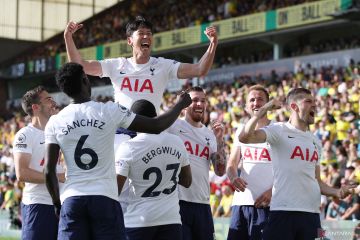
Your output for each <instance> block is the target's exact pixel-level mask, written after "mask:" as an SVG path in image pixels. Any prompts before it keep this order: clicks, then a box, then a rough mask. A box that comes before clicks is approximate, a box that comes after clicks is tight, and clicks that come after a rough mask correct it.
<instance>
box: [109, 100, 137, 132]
mask: <svg viewBox="0 0 360 240" xmlns="http://www.w3.org/2000/svg"><path fill="white" fill-rule="evenodd" d="M105 108H106V114H107V119H112V120H113V121H114V123H115V124H116V126H117V127H122V128H128V127H129V126H130V124H131V123H132V121H133V120H134V118H135V116H136V114H135V113H133V112H132V111H130V110H129V109H128V108H126V107H124V106H122V105H121V104H119V103H114V102H107V103H106V104H105Z"/></svg>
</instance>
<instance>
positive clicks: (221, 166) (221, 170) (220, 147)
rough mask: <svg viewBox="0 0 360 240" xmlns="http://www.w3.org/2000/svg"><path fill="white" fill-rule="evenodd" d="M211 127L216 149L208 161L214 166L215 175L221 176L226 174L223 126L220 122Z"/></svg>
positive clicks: (213, 123)
mask: <svg viewBox="0 0 360 240" xmlns="http://www.w3.org/2000/svg"><path fill="white" fill-rule="evenodd" d="M211 127H212V129H213V132H214V135H215V137H216V144H217V149H216V152H215V153H213V154H211V156H210V159H211V162H212V164H213V166H214V171H215V174H216V175H218V176H222V175H224V174H225V172H226V153H225V142H224V126H223V124H222V123H221V122H218V121H214V122H212V123H211Z"/></svg>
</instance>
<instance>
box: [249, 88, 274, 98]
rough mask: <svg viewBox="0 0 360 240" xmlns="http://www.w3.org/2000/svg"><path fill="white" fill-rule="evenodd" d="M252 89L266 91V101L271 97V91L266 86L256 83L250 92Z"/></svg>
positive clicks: (250, 89)
mask: <svg viewBox="0 0 360 240" xmlns="http://www.w3.org/2000/svg"><path fill="white" fill-rule="evenodd" d="M251 91H262V92H264V93H265V96H266V101H269V99H270V95H269V92H268V91H267V90H266V88H264V87H263V86H261V85H260V84H256V85H253V86H251V87H250V88H249V91H248V92H249V93H250V92H251Z"/></svg>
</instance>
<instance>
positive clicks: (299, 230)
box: [263, 211, 321, 240]
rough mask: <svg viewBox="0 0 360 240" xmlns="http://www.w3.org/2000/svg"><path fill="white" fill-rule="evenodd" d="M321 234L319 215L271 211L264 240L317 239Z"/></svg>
mask: <svg viewBox="0 0 360 240" xmlns="http://www.w3.org/2000/svg"><path fill="white" fill-rule="evenodd" d="M319 234H321V225H320V216H319V214H318V213H309V212H297V211H270V214H269V220H268V224H267V225H266V226H265V229H264V234H263V237H264V240H278V239H286V240H301V239H305V240H307V239H315V238H318V236H319Z"/></svg>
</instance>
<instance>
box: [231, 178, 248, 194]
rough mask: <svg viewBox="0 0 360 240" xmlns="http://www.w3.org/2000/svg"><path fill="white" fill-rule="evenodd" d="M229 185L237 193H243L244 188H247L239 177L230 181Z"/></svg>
mask: <svg viewBox="0 0 360 240" xmlns="http://www.w3.org/2000/svg"><path fill="white" fill-rule="evenodd" d="M230 181H231V184H232V185H233V187H234V188H235V190H236V191H238V192H243V191H245V188H246V186H247V182H246V181H245V180H244V179H242V178H240V177H236V178H234V179H233V180H230Z"/></svg>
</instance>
